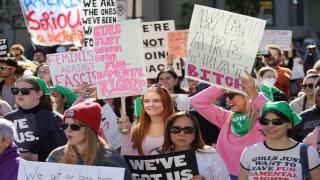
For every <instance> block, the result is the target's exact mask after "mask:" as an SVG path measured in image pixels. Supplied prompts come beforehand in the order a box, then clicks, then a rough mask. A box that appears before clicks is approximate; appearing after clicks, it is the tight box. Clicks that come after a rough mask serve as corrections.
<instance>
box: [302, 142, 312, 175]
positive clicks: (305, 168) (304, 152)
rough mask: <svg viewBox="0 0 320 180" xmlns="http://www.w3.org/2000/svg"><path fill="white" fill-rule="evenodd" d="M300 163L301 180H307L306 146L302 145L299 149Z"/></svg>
mask: <svg viewBox="0 0 320 180" xmlns="http://www.w3.org/2000/svg"><path fill="white" fill-rule="evenodd" d="M300 161H301V167H302V179H303V180H309V179H310V174H309V161H308V145H307V144H302V145H301V147H300Z"/></svg>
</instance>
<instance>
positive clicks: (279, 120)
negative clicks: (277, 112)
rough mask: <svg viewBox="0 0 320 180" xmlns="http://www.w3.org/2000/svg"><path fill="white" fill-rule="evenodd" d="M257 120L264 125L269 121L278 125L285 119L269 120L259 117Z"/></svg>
mask: <svg viewBox="0 0 320 180" xmlns="http://www.w3.org/2000/svg"><path fill="white" fill-rule="evenodd" d="M259 122H260V124H261V125H264V126H267V125H269V124H270V122H271V123H272V125H275V126H280V125H282V124H284V123H285V122H286V121H285V120H282V119H271V120H269V119H264V118H260V119H259Z"/></svg>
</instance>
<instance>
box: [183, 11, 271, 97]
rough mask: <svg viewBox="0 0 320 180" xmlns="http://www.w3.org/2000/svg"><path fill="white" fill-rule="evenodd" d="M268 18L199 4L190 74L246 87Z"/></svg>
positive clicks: (229, 86) (193, 26)
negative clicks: (244, 78) (244, 76)
mask: <svg viewBox="0 0 320 180" xmlns="http://www.w3.org/2000/svg"><path fill="white" fill-rule="evenodd" d="M265 24H266V21H264V20H260V19H257V18H253V17H249V16H245V15H240V14H236V13H232V12H228V11H223V10H219V9H214V8H209V7H205V6H201V5H195V7H194V10H193V14H192V19H191V24H190V29H189V37H188V46H187V47H188V52H189V53H188V55H187V66H186V71H187V73H186V74H187V78H189V79H194V80H198V81H203V82H207V83H211V84H216V85H218V86H222V87H224V88H227V89H233V90H236V91H244V86H243V82H242V80H241V79H240V74H242V73H243V72H244V71H248V72H251V70H252V68H253V65H254V62H255V58H256V53H257V51H258V47H259V45H260V40H261V38H262V34H263V29H264V26H265Z"/></svg>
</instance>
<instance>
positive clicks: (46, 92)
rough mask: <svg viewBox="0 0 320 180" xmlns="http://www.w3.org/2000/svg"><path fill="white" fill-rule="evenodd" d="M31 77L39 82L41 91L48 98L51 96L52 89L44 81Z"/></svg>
mask: <svg viewBox="0 0 320 180" xmlns="http://www.w3.org/2000/svg"><path fill="white" fill-rule="evenodd" d="M30 77H31V78H32V79H33V80H34V81H36V82H37V84H38V86H39V87H40V90H42V91H43V93H44V95H47V96H50V95H51V92H50V89H49V87H48V86H47V84H46V82H45V81H44V80H42V79H40V78H38V77H34V76H30Z"/></svg>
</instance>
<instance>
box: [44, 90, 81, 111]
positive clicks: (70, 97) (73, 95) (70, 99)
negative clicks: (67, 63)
mask: <svg viewBox="0 0 320 180" xmlns="http://www.w3.org/2000/svg"><path fill="white" fill-rule="evenodd" d="M50 89H55V90H57V91H58V92H59V93H60V94H62V95H63V96H65V97H66V98H67V102H66V103H65V105H64V106H65V108H69V107H71V105H72V104H73V103H74V101H75V100H76V99H77V98H78V95H77V94H76V93H74V92H72V91H71V90H70V89H69V88H66V87H63V86H59V85H55V86H51V87H50Z"/></svg>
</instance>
